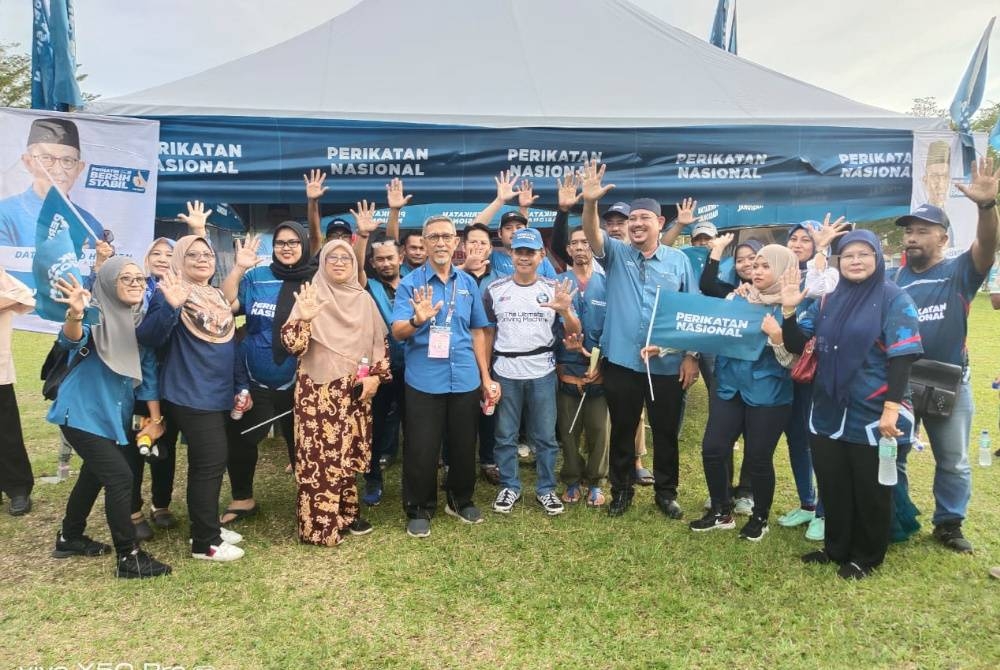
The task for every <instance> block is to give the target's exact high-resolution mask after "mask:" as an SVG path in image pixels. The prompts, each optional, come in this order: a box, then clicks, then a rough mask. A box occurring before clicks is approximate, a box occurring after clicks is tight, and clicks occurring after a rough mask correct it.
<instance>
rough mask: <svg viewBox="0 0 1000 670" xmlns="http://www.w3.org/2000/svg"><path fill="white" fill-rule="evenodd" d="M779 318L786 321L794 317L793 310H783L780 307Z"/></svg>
mask: <svg viewBox="0 0 1000 670" xmlns="http://www.w3.org/2000/svg"><path fill="white" fill-rule="evenodd" d="M781 316H783V317H784V318H786V319H790V318H792V317H793V316H795V308H794V307H793V308H792V309H785V308H784V307H782V308H781Z"/></svg>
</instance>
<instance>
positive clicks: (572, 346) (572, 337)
mask: <svg viewBox="0 0 1000 670" xmlns="http://www.w3.org/2000/svg"><path fill="white" fill-rule="evenodd" d="M583 339H584V338H583V333H570V334H569V335H567V336H566V337H564V338H563V346H564V347H566V351H575V352H576V353H578V354H581V355H583V356H586V357H587V358H590V352H589V351H587V349H586V348H585V347H584V346H583Z"/></svg>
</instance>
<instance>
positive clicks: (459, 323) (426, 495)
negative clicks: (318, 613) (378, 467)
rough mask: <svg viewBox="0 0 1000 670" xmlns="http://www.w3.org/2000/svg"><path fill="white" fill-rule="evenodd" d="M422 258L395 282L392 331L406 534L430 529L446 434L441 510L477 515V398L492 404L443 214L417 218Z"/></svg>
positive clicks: (474, 308)
mask: <svg viewBox="0 0 1000 670" xmlns="http://www.w3.org/2000/svg"><path fill="white" fill-rule="evenodd" d="M423 238H424V244H425V245H426V247H427V249H428V251H429V254H428V256H429V258H428V261H427V262H426V263H425V264H424V265H423V266H421V267H420V268H419V269H417V270H414V271H413V272H411V273H410V274H408V275H407V276H406V277H404V278H403V280H402V281H401V282H400V283H399V288H398V289H397V290H396V299H395V302H394V305H393V310H392V336H393V337H395V338H396V339H397V340H399V341H401V342H403V343H404V344H403V352H404V359H405V365H406V408H407V411H406V419H405V423H406V435H407V442H406V449H405V450H404V452H403V507H404V509H405V511H406V516H407V518H408V520H409V521H408V522H407V526H406V532H407V534H408V535H410V536H411V537H427V536H428V535H430V532H431V528H430V519H431V517H432V516H433V514H434V511H435V509H436V508H437V463H438V454H439V452H440V450H441V440H442V438H444V437H445V435H447V439H448V449H449V453H448V458H449V466H450V467H449V468H448V479H447V481H446V483H445V490H446V492H447V497H448V500H447V504H446V505H445V512H447V513H448V514H451V515H452V516H456V517H458V518H459V519H460V520H462V521H464V522H466V523H480V522H481V521H482V520H483V517H482V514H481V513H480V511H479V509H477V508H476V506H475V505H474V504H473V503H472V494H473V492H474V490H475V485H476V452H475V449H476V431H477V414H478V412H479V407H478V406H477V405H478V400H479V397H480V392H482V395H483V398H484V400H489V401H490V402H494V403H495V402H497V401H498V400H499V399H500V392H499V390H494V389H499V386H498V385H496V384H495V383H494V382H493V380H492V379H491V378H490V372H489V353H488V344H487V338H486V333H485V332H484V328H485V327H486V326H488V325H489V320H488V319H487V318H486V311H485V310H484V309H483V297H482V294H481V293H480V292H479V287H478V286H477V285H476V280H475V279H473V278H472V277H470V276H469V275H468V274H466V273H465V272H462V271H461V270H459V269H458V268H456V267H455V266H453V265H452V264H451V259H452V256H453V255H454V253H455V249H456V248H457V247H458V235H457V233H456V232H455V224H454V223H453V222H452V220H451V219H449V218H448V217H446V216H432V217H430V218H429V219H427V221H425V222H424V226H423Z"/></svg>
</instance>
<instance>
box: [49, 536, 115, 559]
mask: <svg viewBox="0 0 1000 670" xmlns="http://www.w3.org/2000/svg"><path fill="white" fill-rule="evenodd" d="M110 553H111V546H110V545H107V544H104V543H103V542H98V541H96V540H92V539H90V538H89V537H87V536H86V535H81V536H80V537H76V538H73V539H70V540H67V539H66V538H64V537H63V536H62V532H61V531H60V532H58V533H56V548H55V549H53V550H52V558H69V557H70V556H103V555H104V554H110Z"/></svg>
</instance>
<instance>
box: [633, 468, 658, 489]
mask: <svg viewBox="0 0 1000 670" xmlns="http://www.w3.org/2000/svg"><path fill="white" fill-rule="evenodd" d="M655 481H656V480H655V479H654V478H653V473H652V472H650V471H649V469H648V468H636V469H635V483H636V484H639V485H640V486H652V485H653V483H654V482H655Z"/></svg>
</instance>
